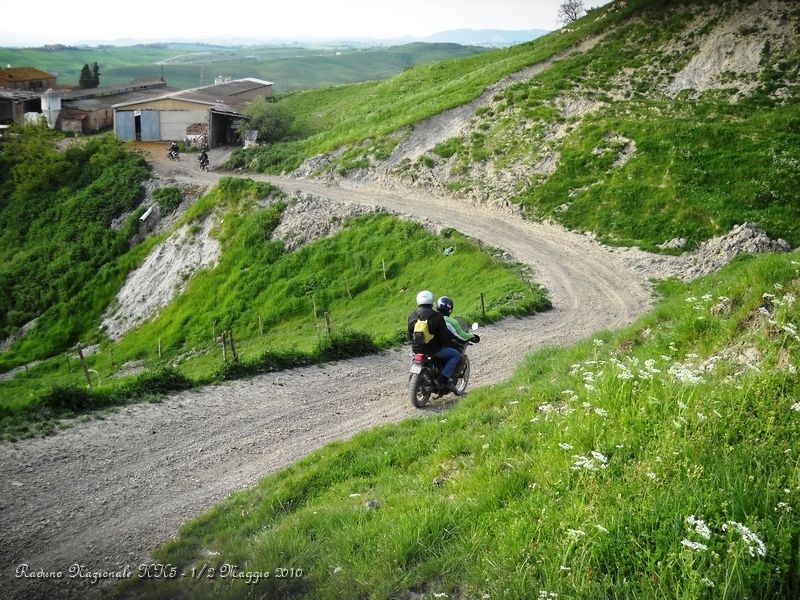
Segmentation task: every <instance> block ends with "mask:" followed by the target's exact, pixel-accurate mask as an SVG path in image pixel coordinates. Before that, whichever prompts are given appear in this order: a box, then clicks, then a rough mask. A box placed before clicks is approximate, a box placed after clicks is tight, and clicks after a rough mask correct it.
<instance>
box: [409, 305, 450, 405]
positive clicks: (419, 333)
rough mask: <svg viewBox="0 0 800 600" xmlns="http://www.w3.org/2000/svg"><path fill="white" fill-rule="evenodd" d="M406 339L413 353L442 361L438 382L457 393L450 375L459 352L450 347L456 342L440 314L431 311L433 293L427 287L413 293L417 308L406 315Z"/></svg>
mask: <svg viewBox="0 0 800 600" xmlns="http://www.w3.org/2000/svg"><path fill="white" fill-rule="evenodd" d="M408 339H409V340H411V349H412V350H413V351H414V352H415V353H418V354H426V355H428V356H433V357H435V358H439V359H441V360H442V361H443V362H444V366H443V367H442V372H441V373H440V374H439V381H438V383H439V385H441V386H442V387H443V388H444V389H447V390H450V391H451V392H453V393H455V394H457V393H458V392H457V391H456V389H455V385H454V383H453V379H452V376H453V373H454V372H455V370H456V367H457V366H458V363H459V362H460V361H461V353H460V352H459V351H458V350H457V349H456V348H454V347H453V346H454V345H455V344H456V343H458V342H456V341H455V340H453V337H452V334H451V333H450V330H449V329H448V328H447V323H446V322H445V320H444V315H442V314H441V313H439V312H436V311H435V310H433V294H432V293H431V292H429V291H427V290H423V291H421V292H420V293H419V294H417V309H416V310H415V311H413V312H412V313H411V314H410V315H409V316H408Z"/></svg>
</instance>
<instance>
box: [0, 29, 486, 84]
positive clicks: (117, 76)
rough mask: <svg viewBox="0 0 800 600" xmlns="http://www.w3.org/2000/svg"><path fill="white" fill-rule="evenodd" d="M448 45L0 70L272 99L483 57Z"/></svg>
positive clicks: (6, 56)
mask: <svg viewBox="0 0 800 600" xmlns="http://www.w3.org/2000/svg"><path fill="white" fill-rule="evenodd" d="M484 51H485V49H484V48H480V47H476V46H464V45H459V44H453V43H423V42H415V43H411V44H405V45H399V46H391V47H387V48H376V47H369V48H365V47H359V46H356V45H340V46H334V45H330V46H323V47H301V46H292V45H283V46H220V45H211V44H199V43H194V44H182V43H180V44H179V43H165V44H139V45H135V46H122V47H116V46H102V47H63V48H59V49H56V50H48V49H45V48H0V64H2V65H6V64H10V65H12V66H17V67H18V66H28V67H35V68H37V69H41V70H43V71H47V72H48V73H53V74H54V75H56V76H58V82H59V84H60V85H67V86H69V85H77V83H78V78H79V75H80V71H81V67H83V65H84V64H89V65H91V64H92V63H94V62H97V63H98V65H99V67H100V81H101V84H102V85H114V84H119V83H125V82H128V81H131V80H132V79H138V78H152V77H162V76H163V77H164V78H165V79H166V80H167V82H168V83H169V85H170V86H172V87H177V88H191V87H197V86H199V85H202V84H208V83H211V82H213V81H214V78H215V77H216V76H218V75H222V76H228V77H234V78H237V77H258V78H261V79H267V80H269V81H274V82H275V89H276V91H277V92H278V93H280V92H289V91H294V90H299V89H308V88H313V87H320V86H328V85H340V84H344V83H356V82H360V81H372V80H377V79H386V78H389V77H392V76H393V75H396V74H398V73H400V72H402V71H403V70H404V69H406V68H408V67H412V66H414V65H418V64H424V63H430V62H435V61H440V60H446V59H449V58H461V57H466V56H472V55H474V54H479V53H481V52H484Z"/></svg>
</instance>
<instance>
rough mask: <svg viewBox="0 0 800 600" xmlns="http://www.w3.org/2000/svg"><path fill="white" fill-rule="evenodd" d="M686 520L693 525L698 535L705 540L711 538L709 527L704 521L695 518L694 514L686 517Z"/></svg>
mask: <svg viewBox="0 0 800 600" xmlns="http://www.w3.org/2000/svg"><path fill="white" fill-rule="evenodd" d="M686 522H687V523H689V525H691V526H692V527H694V531H695V533H697V534H698V535H699V536H701V537H703V538H705V539H707V540H709V539H711V529H709V528H708V525H706V523H705V521H703V520H702V519H698V518H696V517H695V516H694V515H690V516H688V517H686Z"/></svg>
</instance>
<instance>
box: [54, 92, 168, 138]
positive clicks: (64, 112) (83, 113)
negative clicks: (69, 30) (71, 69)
mask: <svg viewBox="0 0 800 600" xmlns="http://www.w3.org/2000/svg"><path fill="white" fill-rule="evenodd" d="M170 91H172V90H171V89H170V88H168V87H167V83H166V82H165V81H164V80H163V79H153V80H140V81H134V82H131V83H127V84H122V85H114V86H107V87H102V88H93V89H84V90H73V91H69V92H61V93H60V96H61V120H60V121H59V128H60V129H61V130H62V131H69V132H72V133H94V132H96V131H101V130H103V129H106V128H110V127H112V126H113V125H114V105H116V104H119V103H121V102H136V101H143V100H147V99H152V98H155V97H157V96H162V95H163V94H164V93H165V92H170Z"/></svg>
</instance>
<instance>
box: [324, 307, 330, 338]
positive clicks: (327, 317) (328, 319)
mask: <svg viewBox="0 0 800 600" xmlns="http://www.w3.org/2000/svg"><path fill="white" fill-rule="evenodd" d="M325 329H326V330H327V331H328V337H331V316H330V315H329V314H328V313H327V312H325Z"/></svg>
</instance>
